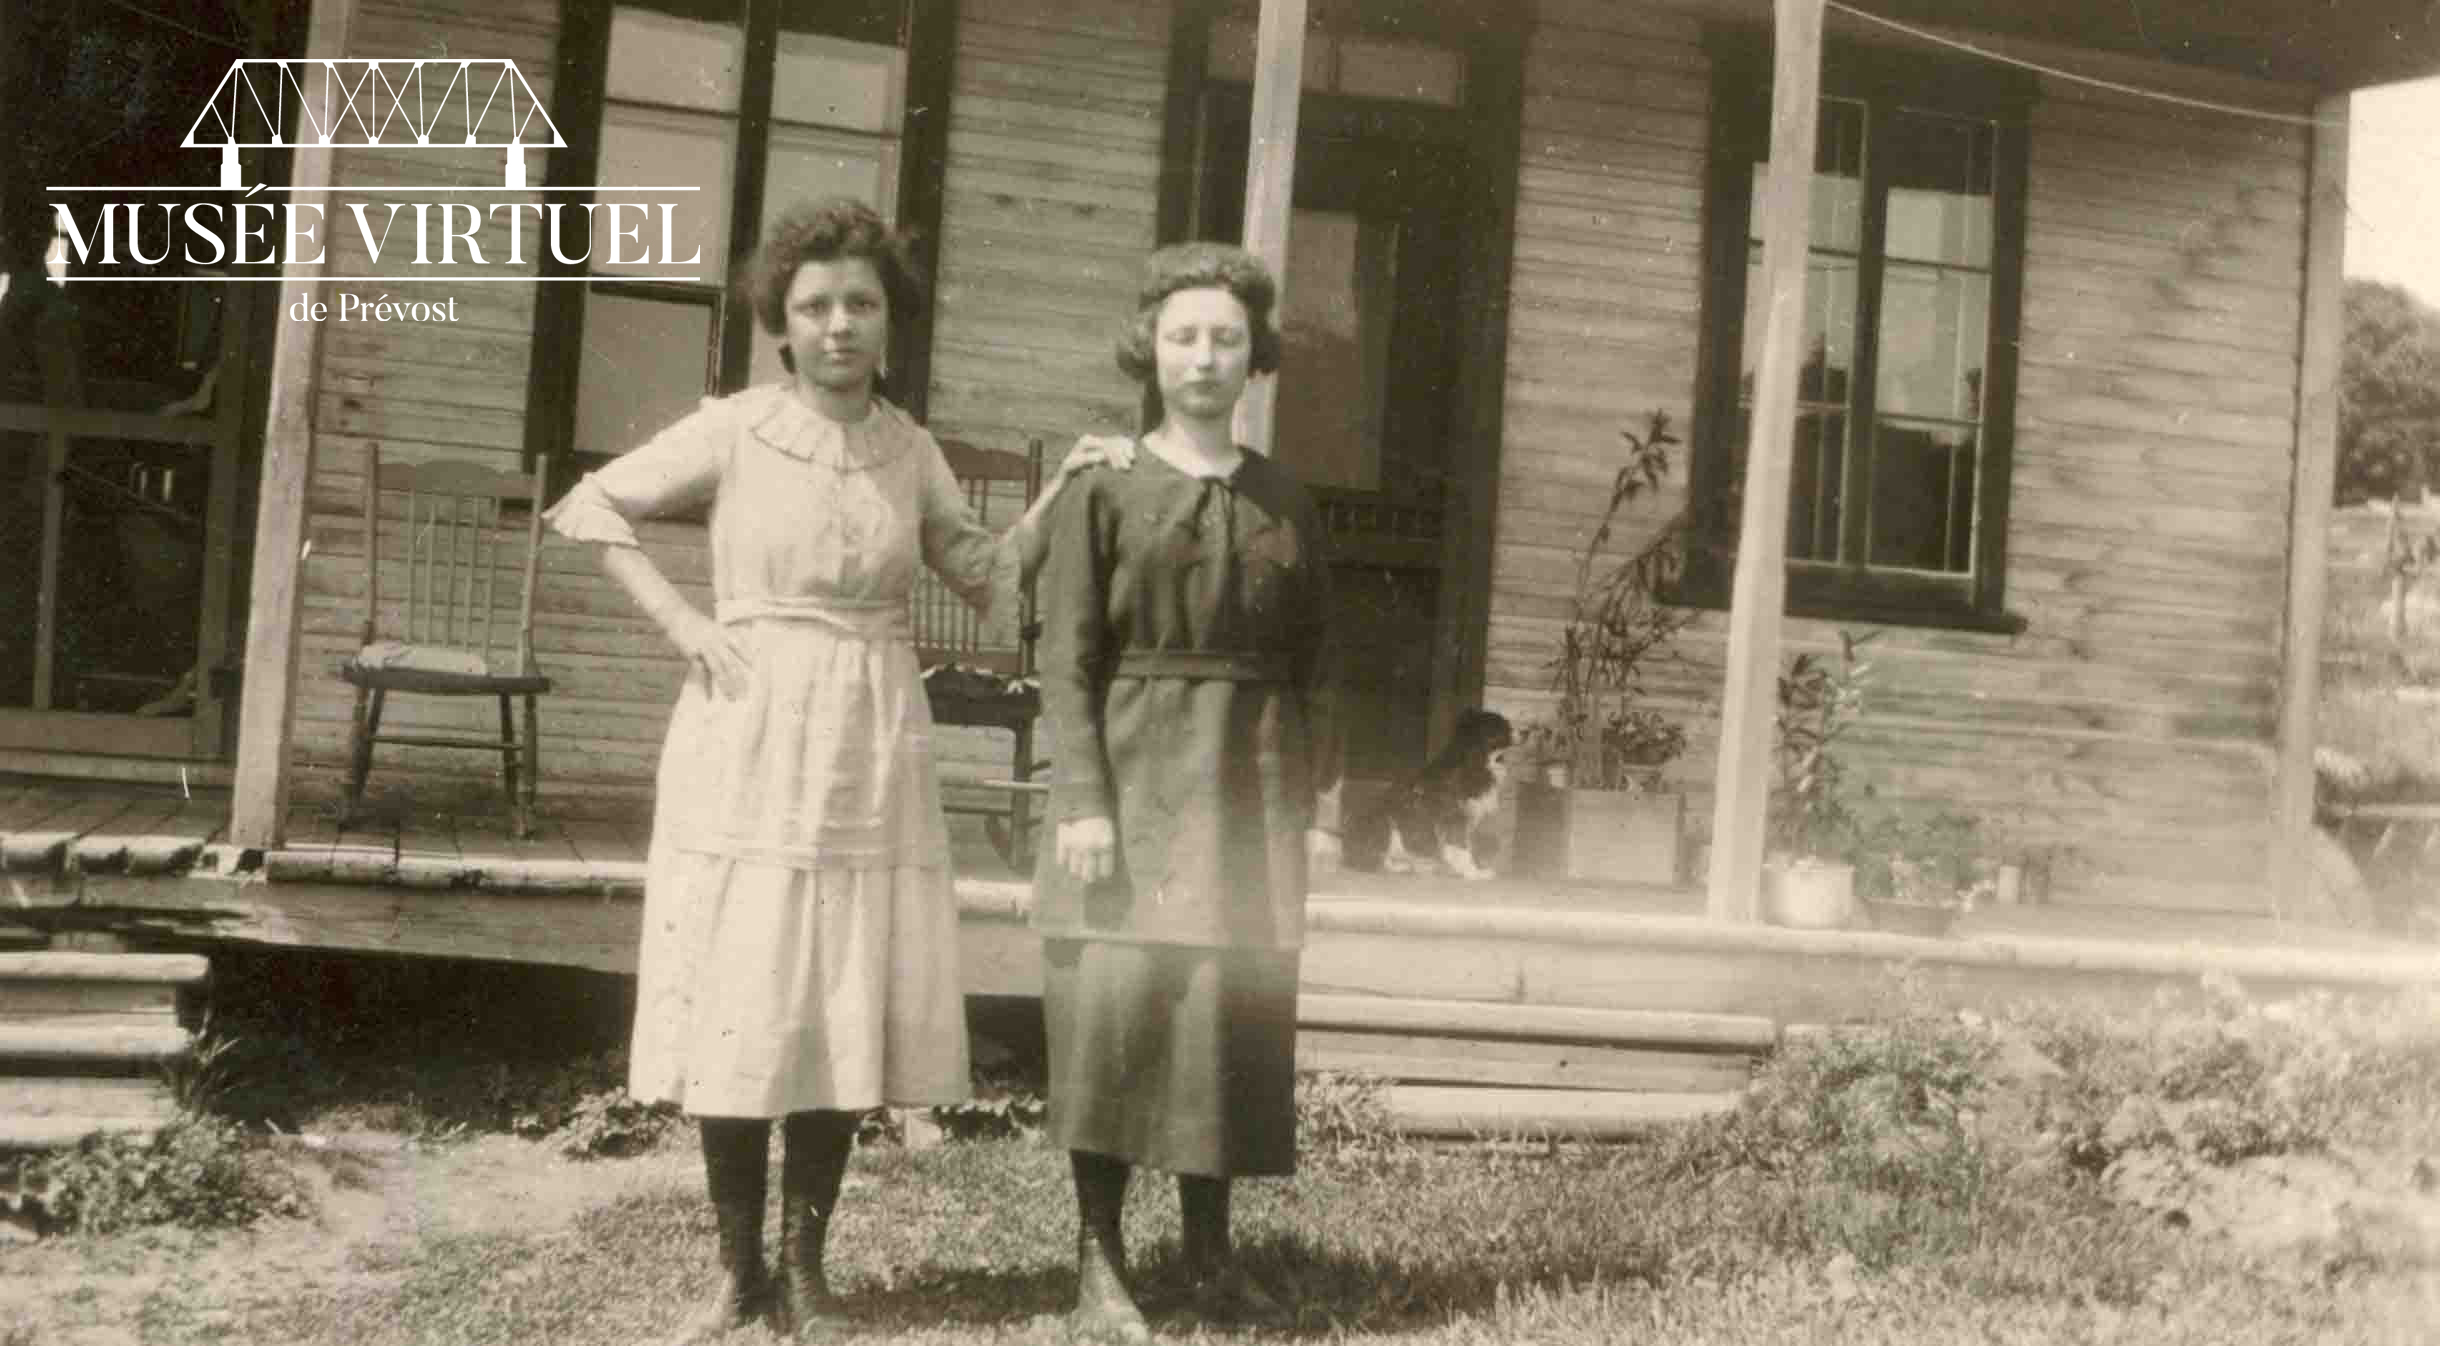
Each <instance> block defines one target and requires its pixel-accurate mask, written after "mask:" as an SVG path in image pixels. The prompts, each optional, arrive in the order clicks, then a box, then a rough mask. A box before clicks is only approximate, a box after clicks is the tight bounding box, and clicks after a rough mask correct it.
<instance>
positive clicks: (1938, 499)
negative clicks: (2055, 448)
mask: <svg viewBox="0 0 2440 1346" xmlns="http://www.w3.org/2000/svg"><path fill="white" fill-rule="evenodd" d="M1873 440H1874V442H1873V450H1872V564H1873V565H1876V566H1889V567H1897V568H1904V569H1909V570H1934V571H1944V572H1949V573H1953V574H1967V573H1970V572H1971V571H1972V570H1973V569H1974V486H1975V473H1976V471H1977V468H1978V463H1979V457H1980V439H1979V436H1978V435H1977V434H1976V433H1975V431H1974V430H1973V429H1972V428H1970V427H1965V426H1956V425H1933V424H1924V423H1920V422H1904V421H1893V420H1883V421H1882V422H1881V423H1880V425H1879V427H1878V428H1877V430H1876V432H1875V434H1874V436H1873Z"/></svg>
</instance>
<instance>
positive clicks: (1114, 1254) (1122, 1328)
mask: <svg viewBox="0 0 2440 1346" xmlns="http://www.w3.org/2000/svg"><path fill="white" fill-rule="evenodd" d="M1068 1161H1069V1164H1070V1166H1071V1167H1072V1168H1073V1169H1074V1170H1075V1174H1076V1311H1075V1312H1074V1313H1073V1314H1070V1315H1069V1316H1068V1336H1069V1338H1070V1339H1071V1340H1073V1341H1078V1342H1096V1343H1117V1344H1119V1346H1142V1344H1143V1343H1147V1342H1150V1341H1151V1340H1152V1327H1151V1325H1150V1324H1148V1323H1146V1322H1145V1321H1144V1313H1143V1310H1141V1309H1139V1308H1137V1307H1136V1306H1135V1300H1134V1298H1133V1297H1131V1296H1130V1295H1128V1293H1127V1245H1126V1242H1125V1240H1124V1239H1123V1238H1122V1237H1121V1236H1120V1234H1119V1216H1120V1214H1121V1213H1122V1212H1124V1211H1125V1210H1126V1208H1127V1176H1128V1166H1127V1164H1126V1163H1125V1162H1123V1161H1121V1160H1117V1159H1113V1158H1111V1157H1109V1156H1108V1155H1102V1154H1088V1153H1086V1152H1085V1151H1083V1150H1070V1151H1068Z"/></svg>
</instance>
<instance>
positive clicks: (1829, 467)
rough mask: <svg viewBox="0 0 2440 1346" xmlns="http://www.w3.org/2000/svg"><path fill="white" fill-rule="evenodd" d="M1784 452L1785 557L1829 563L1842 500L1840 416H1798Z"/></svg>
mask: <svg viewBox="0 0 2440 1346" xmlns="http://www.w3.org/2000/svg"><path fill="white" fill-rule="evenodd" d="M1789 453H1790V457H1789V460H1788V472H1789V476H1788V559H1790V560H1794V561H1835V560H1837V559H1839V532H1840V520H1841V518H1842V508H1843V505H1844V503H1845V496H1846V473H1847V415H1846V413H1845V412H1843V411H1835V410H1833V411H1823V410H1813V409H1808V410H1805V411H1800V412H1798V413H1797V416H1796V439H1795V442H1794V443H1793V444H1792V445H1791V446H1790V449H1789Z"/></svg>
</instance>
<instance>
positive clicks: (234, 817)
mask: <svg viewBox="0 0 2440 1346" xmlns="http://www.w3.org/2000/svg"><path fill="white" fill-rule="evenodd" d="M355 7H356V4H355V0H314V5H313V15H312V18H311V19H310V20H309V21H308V24H307V28H306V36H305V55H306V58H307V60H308V61H310V62H314V63H315V64H311V65H309V66H308V67H307V69H308V71H309V72H310V75H309V79H308V87H307V89H306V96H307V97H309V98H313V99H317V100H319V99H320V98H322V97H323V96H324V94H325V93H326V92H327V93H329V94H330V95H331V97H332V100H333V101H332V102H331V103H330V105H329V106H331V107H333V108H335V107H337V106H338V104H339V102H340V101H342V96H341V95H338V94H337V93H336V91H334V90H330V89H329V87H328V86H329V83H330V81H331V80H332V78H333V76H332V74H331V70H330V68H329V67H328V66H325V65H321V64H319V62H321V61H325V60H337V59H339V58H341V57H344V56H345V55H346V54H347V30H348V26H349V23H350V21H351V20H352V19H353V18H354V16H355ZM325 124H327V121H326V123H325ZM290 143H291V144H292V145H295V147H296V148H295V149H294V151H293V152H292V154H291V157H290V160H289V174H288V176H289V200H290V201H292V202H294V203H296V204H298V205H304V204H307V203H313V204H316V205H325V206H326V205H327V198H328V196H329V194H330V193H329V188H330V180H331V154H332V152H331V147H330V146H329V145H328V144H327V143H325V142H323V141H321V140H319V139H312V140H307V139H305V138H302V137H299V136H295V135H292V136H291V137H290ZM284 275H285V280H284V281H283V283H282V284H281V285H280V291H279V294H280V316H279V329H278V331H279V335H278V337H277V339H276V340H275V341H274V343H273V345H272V351H271V395H270V404H271V405H270V415H269V423H268V425H267V427H266V429H265V431H264V435H263V482H262V493H261V505H260V507H259V508H258V510H257V512H256V514H255V525H254V580H253V587H252V590H251V592H250V594H249V596H248V606H247V609H246V613H247V619H246V663H245V669H246V672H245V681H244V684H243V686H242V687H241V689H240V699H239V701H238V722H237V779H236V786H235V789H234V791H233V792H232V793H233V798H232V800H231V812H230V815H229V839H230V840H231V841H233V842H235V843H236V844H238V845H240V846H246V847H267V846H271V845H274V844H276V843H277V842H278V841H279V836H280V827H281V825H282V823H283V821H284V820H285V818H286V816H287V812H288V743H289V737H290V730H291V728H292V719H293V716H294V714H295V709H296V683H297V650H298V641H297V634H298V632H297V627H298V600H299V599H300V597H301V596H302V593H303V586H302V584H301V583H300V581H301V580H302V578H303V576H302V574H301V572H302V571H303V569H304V566H305V542H306V538H307V536H308V534H307V531H306V511H307V492H308V488H309V487H310V486H311V484H312V480H313V460H314V442H313V437H314V425H313V422H314V414H313V403H314V376H315V366H316V364H317V363H318V357H319V355H320V354H321V349H322V343H321V332H322V324H320V323H316V322H297V321H294V320H293V319H291V318H289V316H288V312H289V310H290V309H291V308H293V307H295V306H296V304H297V303H298V301H300V300H302V301H305V302H308V303H311V302H314V301H317V300H319V299H320V298H321V294H322V264H321V263H320V262H303V261H298V260H296V259H293V258H292V259H290V260H289V261H288V263H287V264H286V268H285V271H284Z"/></svg>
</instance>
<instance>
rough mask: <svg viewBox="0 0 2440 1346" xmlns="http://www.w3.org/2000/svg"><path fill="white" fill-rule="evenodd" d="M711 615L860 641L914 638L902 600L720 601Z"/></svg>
mask: <svg viewBox="0 0 2440 1346" xmlns="http://www.w3.org/2000/svg"><path fill="white" fill-rule="evenodd" d="M712 615H713V616H715V617H717V618H718V619H719V620H721V621H723V622H742V621H750V620H752V619H754V618H757V617H768V618H771V619H774V620H777V621H783V622H810V623H812V624H814V625H817V626H827V627H829V628H831V629H832V630H834V631H837V632H840V633H841V634H843V635H849V636H854V637H856V638H857V639H859V640H908V639H912V638H913V637H914V634H915V622H914V618H913V617H912V615H910V614H909V612H908V610H907V604H906V601H905V600H904V599H900V600H897V601H894V602H893V601H890V600H887V599H881V600H875V601H872V602H855V601H849V600H840V599H835V598H784V597H776V596H762V597H755V598H723V599H721V600H720V601H719V602H717V603H715V604H713V606H712Z"/></svg>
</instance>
